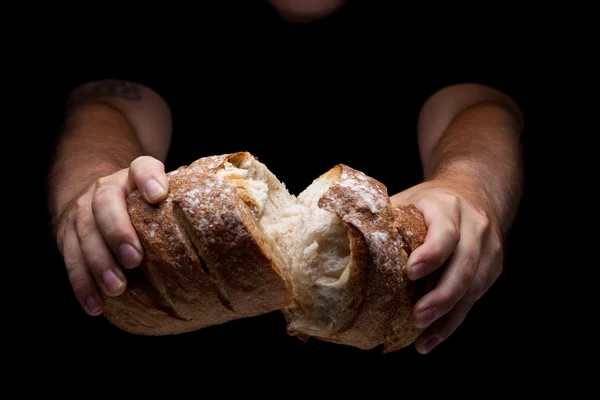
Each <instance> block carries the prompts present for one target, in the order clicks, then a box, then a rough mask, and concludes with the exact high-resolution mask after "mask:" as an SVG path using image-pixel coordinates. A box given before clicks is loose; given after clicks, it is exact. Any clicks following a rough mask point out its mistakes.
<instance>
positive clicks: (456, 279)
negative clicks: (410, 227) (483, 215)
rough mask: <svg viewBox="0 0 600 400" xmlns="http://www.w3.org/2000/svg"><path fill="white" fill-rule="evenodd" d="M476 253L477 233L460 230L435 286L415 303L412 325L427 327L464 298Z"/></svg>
mask: <svg viewBox="0 0 600 400" xmlns="http://www.w3.org/2000/svg"><path fill="white" fill-rule="evenodd" d="M480 255H481V243H480V241H479V236H478V235H477V234H476V233H475V232H473V231H469V230H467V231H466V232H463V233H462V236H461V239H460V242H459V243H458V246H457V247H456V250H455V252H454V253H453V254H452V256H451V258H450V259H449V262H448V267H447V268H446V269H445V271H444V273H443V274H442V277H441V278H440V280H439V281H438V283H437V285H436V287H435V289H433V290H432V291H431V292H429V293H427V294H426V295H425V296H423V297H422V298H421V299H420V300H419V301H418V302H417V304H416V305H415V307H414V313H413V319H414V323H415V325H417V326H418V327H421V328H423V327H426V326H428V325H429V324H431V323H432V322H434V321H435V320H436V319H438V318H440V317H442V316H443V315H445V314H446V313H448V312H449V311H450V310H451V309H452V308H453V307H454V306H455V305H456V304H457V303H458V302H459V301H460V299H462V298H463V297H464V295H465V294H466V293H467V292H468V291H469V289H470V288H471V285H472V283H473V280H474V279H475V276H476V274H477V271H478V267H479V263H480Z"/></svg>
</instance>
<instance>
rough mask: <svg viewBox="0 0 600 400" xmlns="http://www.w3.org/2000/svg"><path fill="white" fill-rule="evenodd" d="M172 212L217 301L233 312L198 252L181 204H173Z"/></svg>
mask: <svg viewBox="0 0 600 400" xmlns="http://www.w3.org/2000/svg"><path fill="white" fill-rule="evenodd" d="M173 213H174V215H175V221H176V223H177V225H178V226H179V231H180V232H181V235H182V237H183V240H184V242H185V243H186V245H187V246H188V248H189V250H190V253H191V254H193V256H194V258H196V260H197V261H198V264H199V265H200V268H201V269H202V271H203V272H204V273H205V274H206V276H208V277H209V278H210V280H211V281H212V283H213V285H214V286H215V288H216V289H217V295H218V297H219V301H220V302H221V304H223V306H224V307H225V308H227V309H228V310H230V311H233V312H235V310H234V309H233V305H232V304H231V301H229V299H228V298H227V296H226V294H225V291H224V289H223V287H222V285H221V284H220V282H219V280H218V279H217V277H216V276H215V274H214V273H213V272H212V270H211V269H210V267H209V266H208V264H207V263H206V261H205V260H204V259H203V258H202V256H201V254H200V249H199V247H200V246H199V245H198V244H196V243H195V241H194V238H195V235H194V233H193V229H192V227H191V226H190V224H189V223H188V221H187V219H186V218H185V216H184V213H183V210H182V209H181V206H179V205H178V204H175V207H173ZM190 268H193V264H191V265H190Z"/></svg>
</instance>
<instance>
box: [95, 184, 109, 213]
mask: <svg viewBox="0 0 600 400" xmlns="http://www.w3.org/2000/svg"><path fill="white" fill-rule="evenodd" d="M113 197H114V192H113V191H112V190H110V189H109V188H107V187H102V188H101V189H99V190H97V191H96V193H95V194H94V197H93V198H92V210H93V211H97V210H99V209H101V208H103V207H104V206H106V205H107V204H110V202H111V201H112V200H113Z"/></svg>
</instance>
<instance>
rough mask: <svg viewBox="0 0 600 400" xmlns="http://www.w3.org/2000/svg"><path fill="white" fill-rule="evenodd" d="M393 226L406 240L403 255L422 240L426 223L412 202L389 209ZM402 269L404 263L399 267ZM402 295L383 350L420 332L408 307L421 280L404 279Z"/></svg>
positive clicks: (395, 347)
mask: <svg viewBox="0 0 600 400" xmlns="http://www.w3.org/2000/svg"><path fill="white" fill-rule="evenodd" d="M393 212H394V217H395V225H396V229H398V232H399V233H400V236H402V238H403V239H404V243H406V246H407V247H406V251H407V254H408V255H409V256H410V254H411V253H412V252H413V251H414V250H415V249H416V248H417V247H419V246H420V245H422V244H423V242H424V241H425V236H426V235H427V226H426V225H425V219H424V218H423V215H422V214H421V213H420V212H419V210H417V208H416V207H415V206H414V205H412V204H409V205H406V206H395V207H394V208H393ZM403 270H404V266H403ZM400 292H401V294H402V296H401V299H400V300H399V303H400V306H399V307H397V310H398V312H397V313H396V315H395V316H394V319H393V320H392V331H391V332H390V333H389V334H388V335H387V336H386V342H385V346H384V352H386V353H390V352H392V351H397V350H400V349H402V348H404V347H406V346H408V345H410V344H411V343H413V342H414V341H415V340H416V339H417V337H419V335H420V334H421V332H423V329H422V328H417V327H416V326H415V325H414V324H413V323H412V321H411V318H412V308H413V307H414V305H415V304H416V302H417V301H418V300H419V298H421V297H422V296H423V295H424V294H425V285H424V282H423V281H417V282H413V281H411V280H410V279H408V278H406V277H405V279H404V281H403V284H402V288H401V290H400Z"/></svg>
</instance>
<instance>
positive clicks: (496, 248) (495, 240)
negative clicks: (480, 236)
mask: <svg viewBox="0 0 600 400" xmlns="http://www.w3.org/2000/svg"><path fill="white" fill-rule="evenodd" d="M490 247H491V250H492V252H493V253H494V254H497V255H501V254H502V241H501V240H500V238H499V237H498V235H496V234H494V235H493V237H492V240H491V243H490Z"/></svg>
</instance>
